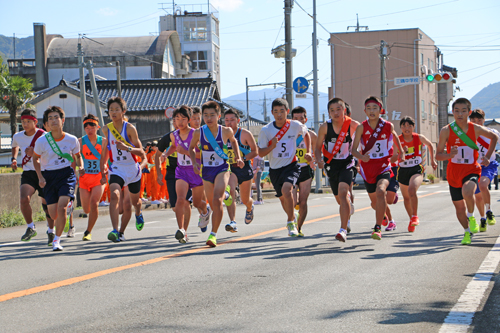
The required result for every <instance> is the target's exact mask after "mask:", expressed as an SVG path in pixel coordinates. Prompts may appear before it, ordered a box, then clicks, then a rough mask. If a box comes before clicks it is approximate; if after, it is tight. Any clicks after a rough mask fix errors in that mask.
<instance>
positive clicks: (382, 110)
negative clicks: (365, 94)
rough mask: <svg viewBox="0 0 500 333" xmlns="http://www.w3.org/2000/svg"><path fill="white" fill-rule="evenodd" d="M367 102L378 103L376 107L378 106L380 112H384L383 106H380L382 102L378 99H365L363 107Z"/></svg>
mask: <svg viewBox="0 0 500 333" xmlns="http://www.w3.org/2000/svg"><path fill="white" fill-rule="evenodd" d="M368 103H373V104H377V105H378V107H379V108H380V114H385V110H384V108H383V107H382V104H380V102H379V101H377V100H376V99H373V98H371V99H369V100H367V101H366V102H365V107H366V104H368Z"/></svg>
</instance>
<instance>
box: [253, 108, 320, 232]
mask: <svg viewBox="0 0 500 333" xmlns="http://www.w3.org/2000/svg"><path fill="white" fill-rule="evenodd" d="M271 106H272V114H273V117H274V121H273V122H271V123H269V124H267V125H266V126H264V127H263V128H262V130H261V131H260V135H259V156H260V157H264V156H266V155H269V177H270V178H271V183H272V184H273V186H274V190H275V191H276V196H277V197H278V198H279V199H280V202H281V206H282V207H283V210H284V212H285V213H286V215H287V223H286V226H287V229H288V236H291V237H297V236H298V235H299V233H298V230H297V225H296V221H295V217H294V213H293V209H294V205H293V196H292V190H293V186H294V185H295V183H296V182H297V179H298V178H299V176H300V167H299V166H298V165H297V156H296V155H295V154H296V151H297V138H298V137H299V136H300V135H302V136H303V137H304V141H305V145H306V152H305V154H304V158H305V159H306V161H307V162H311V161H312V155H311V138H310V136H309V131H308V130H307V127H306V126H305V125H304V124H302V123H300V122H298V121H296V120H290V119H287V115H288V114H289V113H290V109H289V108H288V102H287V101H286V100H284V99H283V98H277V99H275V100H274V101H273V103H272V105H271Z"/></svg>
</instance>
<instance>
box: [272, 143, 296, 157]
mask: <svg viewBox="0 0 500 333" xmlns="http://www.w3.org/2000/svg"><path fill="white" fill-rule="evenodd" d="M293 148H294V142H293V141H292V140H291V139H290V140H280V141H279V142H278V144H277V145H276V148H274V149H273V157H275V158H290V157H293V153H294V152H293Z"/></svg>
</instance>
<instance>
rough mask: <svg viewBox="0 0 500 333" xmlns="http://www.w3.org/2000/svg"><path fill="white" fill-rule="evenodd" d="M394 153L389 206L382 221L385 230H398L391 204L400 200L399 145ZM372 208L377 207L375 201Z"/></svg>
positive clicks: (387, 195)
mask: <svg viewBox="0 0 500 333" xmlns="http://www.w3.org/2000/svg"><path fill="white" fill-rule="evenodd" d="M394 149H395V150H394V152H395V153H394V154H393V155H392V156H391V170H392V177H391V179H390V180H389V186H387V192H386V193H387V194H386V197H385V198H386V200H385V201H386V202H387V208H386V209H385V215H384V220H383V221H382V226H384V227H386V228H385V231H392V230H396V222H394V219H393V217H392V212H391V208H390V207H389V206H390V205H395V204H396V203H397V202H398V199H399V197H398V190H399V182H398V179H397V178H398V177H397V176H398V155H399V151H398V150H397V149H398V148H397V146H396V147H394ZM371 204H372V208H373V209H375V204H374V202H372V203H371Z"/></svg>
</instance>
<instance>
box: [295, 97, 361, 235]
mask: <svg viewBox="0 0 500 333" xmlns="http://www.w3.org/2000/svg"><path fill="white" fill-rule="evenodd" d="M327 108H328V114H329V116H330V119H328V120H327V121H326V122H325V123H323V124H322V125H321V127H320V128H319V131H318V141H317V143H316V145H315V154H314V155H315V157H316V163H317V164H318V167H320V168H324V169H325V170H326V174H327V176H328V180H329V182H330V187H331V188H332V192H333V195H334V196H335V199H336V200H337V203H338V204H339V206H340V207H339V212H340V230H339V232H338V234H337V235H336V236H335V238H336V239H337V240H339V241H341V242H345V241H346V239H347V232H348V231H347V230H348V228H350V227H349V218H350V215H351V200H350V199H349V190H350V188H351V183H352V180H353V178H354V177H353V176H354V169H355V166H354V159H353V156H352V150H351V149H352V135H353V133H355V132H356V128H357V127H358V125H359V123H358V122H357V121H355V120H352V119H351V118H350V117H348V116H346V115H345V102H344V101H343V100H342V99H340V98H332V99H331V100H330V101H328V105H327ZM322 153H323V159H322V158H321V155H322ZM301 192H302V191H301Z"/></svg>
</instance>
